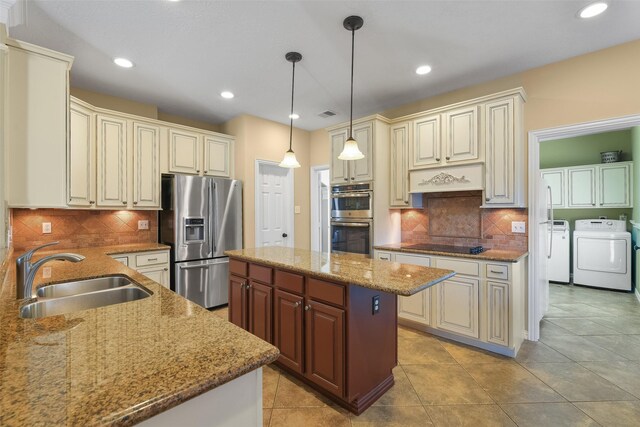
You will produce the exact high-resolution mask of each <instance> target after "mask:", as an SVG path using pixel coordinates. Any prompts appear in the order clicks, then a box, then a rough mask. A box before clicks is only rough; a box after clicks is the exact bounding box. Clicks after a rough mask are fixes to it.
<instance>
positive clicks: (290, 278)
mask: <svg viewBox="0 0 640 427" xmlns="http://www.w3.org/2000/svg"><path fill="white" fill-rule="evenodd" d="M275 284H276V286H277V287H279V288H280V289H286V290H288V291H291V292H293V293H296V294H303V293H304V276H301V275H299V274H293V273H288V272H286V271H280V270H276V280H275Z"/></svg>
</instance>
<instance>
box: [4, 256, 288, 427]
mask: <svg viewBox="0 0 640 427" xmlns="http://www.w3.org/2000/svg"><path fill="white" fill-rule="evenodd" d="M155 249H163V248H162V247H158V246H157V245H146V246H145V245H126V246H122V247H107V248H91V249H78V250H73V251H72V252H76V253H79V254H82V255H84V256H86V259H85V260H84V261H82V262H80V263H75V264H72V263H65V262H58V261H56V262H51V263H49V264H47V265H48V266H51V267H52V275H51V278H50V279H46V281H47V282H60V281H67V280H72V279H80V278H88V277H98V276H105V275H112V274H124V275H127V276H129V277H130V278H131V279H133V280H134V281H135V282H137V283H139V284H140V285H142V286H144V287H145V288H147V289H148V290H150V291H152V292H153V295H152V296H151V297H149V298H146V299H142V300H139V301H134V302H129V303H124V304H117V305H112V306H108V307H103V308H98V309H93V310H86V311H81V312H77V313H74V314H67V315H60V316H52V317H47V318H43V319H38V320H34V319H20V318H19V317H18V309H19V306H20V305H22V304H23V303H24V302H25V301H17V300H16V299H15V295H16V293H15V292H16V291H15V268H14V261H15V256H16V255H19V254H13V256H12V258H11V260H10V262H9V264H8V274H7V275H6V277H4V281H3V283H2V287H1V288H0V425H2V426H32V425H74V426H76V425H82V426H87V425H132V424H135V423H137V422H139V421H142V420H144V419H146V418H149V417H151V416H153V415H156V414H158V413H160V412H162V411H164V410H167V409H169V408H171V407H173V406H176V405H178V404H180V403H182V402H184V401H186V400H188V399H190V398H192V397H195V396H197V395H199V394H201V393H204V392H206V391H208V390H211V389H213V388H215V387H217V386H219V385H222V384H224V383H226V382H229V381H231V380H233V379H235V378H237V377H240V376H241V375H243V374H245V373H247V372H250V371H252V370H254V369H257V368H259V367H261V366H262V365H264V364H267V363H270V362H272V361H273V360H275V359H276V358H277V356H278V350H277V349H276V348H275V347H273V346H272V345H270V344H268V343H266V342H265V341H262V340H260V339H259V338H257V337H255V336H253V335H251V334H249V333H248V332H245V331H244V330H242V329H240V328H238V327H237V326H235V325H233V324H231V323H229V322H227V321H225V320H224V319H221V318H218V317H216V316H215V315H213V314H211V313H209V312H208V311H207V310H205V309H203V308H201V307H200V306H198V305H197V304H194V303H191V302H190V301H188V300H186V299H184V298H182V297H180V296H178V295H176V294H175V293H173V292H172V291H169V290H167V289H165V288H163V287H162V286H160V285H159V284H157V283H155V282H153V281H152V280H149V279H147V278H146V277H145V276H143V275H141V274H139V273H137V272H135V271H134V270H131V269H129V268H128V267H125V266H124V265H122V264H120V263H119V262H117V261H115V260H113V259H112V258H111V257H109V256H108V255H106V254H114V253H120V252H134V251H147V250H155ZM66 251H68V250H66ZM37 258H38V257H37V256H34V260H36V259H37ZM39 276H40V277H41V275H39ZM0 277H2V276H0ZM42 283H43V280H42V279H41V278H40V279H38V280H37V281H36V284H42Z"/></svg>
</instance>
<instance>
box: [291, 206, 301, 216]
mask: <svg viewBox="0 0 640 427" xmlns="http://www.w3.org/2000/svg"><path fill="white" fill-rule="evenodd" d="M293 212H294V213H297V214H299V213H300V212H302V209H300V206H294V207H293Z"/></svg>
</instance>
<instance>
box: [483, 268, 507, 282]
mask: <svg viewBox="0 0 640 427" xmlns="http://www.w3.org/2000/svg"><path fill="white" fill-rule="evenodd" d="M487 277H488V278H490V279H502V280H509V266H508V265H504V264H487Z"/></svg>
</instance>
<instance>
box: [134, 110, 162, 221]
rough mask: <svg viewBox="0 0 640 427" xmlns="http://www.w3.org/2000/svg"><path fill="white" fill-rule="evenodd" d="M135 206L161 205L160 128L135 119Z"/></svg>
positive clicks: (155, 206)
mask: <svg viewBox="0 0 640 427" xmlns="http://www.w3.org/2000/svg"><path fill="white" fill-rule="evenodd" d="M131 127H132V134H133V135H132V136H133V206H134V207H137V208H157V207H159V206H160V128H159V127H158V126H154V125H152V124H148V123H144V122H137V121H133V122H132V123H131Z"/></svg>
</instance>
